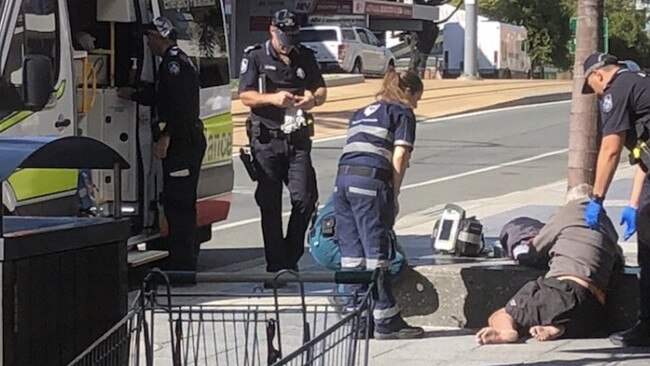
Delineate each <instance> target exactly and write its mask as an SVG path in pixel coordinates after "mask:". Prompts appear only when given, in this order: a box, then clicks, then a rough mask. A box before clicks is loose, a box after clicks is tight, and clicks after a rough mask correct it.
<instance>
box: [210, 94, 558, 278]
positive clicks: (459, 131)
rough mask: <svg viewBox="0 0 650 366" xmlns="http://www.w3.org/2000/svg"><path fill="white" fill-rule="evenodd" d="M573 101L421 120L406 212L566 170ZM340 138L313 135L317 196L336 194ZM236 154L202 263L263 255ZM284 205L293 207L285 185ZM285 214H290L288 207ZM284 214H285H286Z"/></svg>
mask: <svg viewBox="0 0 650 366" xmlns="http://www.w3.org/2000/svg"><path fill="white" fill-rule="evenodd" d="M569 115H570V104H569V103H568V102H558V103H551V104H545V105H534V106H524V107H515V108H510V109H505V110H499V111H491V112H481V113H476V114H471V115H466V116H457V117H450V118H445V119H438V120H431V121H428V120H425V121H421V122H420V123H419V124H418V129H417V141H416V147H415V151H414V155H413V158H412V160H411V167H410V169H409V170H408V172H407V175H406V179H405V182H404V186H403V189H402V194H401V196H400V206H401V212H400V216H401V215H406V214H409V213H414V212H418V211H421V210H424V209H428V208H431V207H432V206H434V205H437V204H443V203H451V202H459V201H466V200H473V199H480V198H487V197H493V196H497V195H502V194H506V193H508V192H513V191H519V190H524V189H528V188H532V187H535V186H539V185H543V184H547V183H551V182H554V181H557V180H560V179H563V178H564V177H565V176H566V171H567V145H568V123H569ZM343 143H344V139H343V138H334V139H325V140H320V141H316V142H315V143H314V148H313V152H312V157H313V160H314V165H315V168H316V174H317V179H318V189H319V194H320V201H321V202H324V201H325V200H326V199H327V197H328V196H329V195H330V194H331V192H332V188H333V185H334V178H335V175H336V166H337V161H338V158H339V155H340V152H341V148H342V146H343ZM254 190H255V185H254V184H253V182H251V181H250V180H249V179H248V176H247V175H246V172H245V170H244V168H243V166H242V165H241V162H240V161H239V159H236V161H235V190H234V192H233V201H232V207H231V211H230V216H229V220H227V221H225V222H223V223H220V224H218V225H215V227H214V228H213V239H212V241H210V242H208V243H204V244H203V246H202V249H203V251H202V253H201V259H200V266H201V268H203V269H215V268H216V269H219V268H220V267H222V266H224V265H228V264H233V263H236V262H241V261H245V260H249V259H252V258H255V257H259V256H261V255H262V251H261V249H260V248H262V236H261V229H260V222H259V211H258V208H257V206H256V205H255V201H254V197H253V193H254ZM284 208H285V212H288V210H289V209H290V203H289V199H288V192H286V191H285V195H284ZM287 215H288V214H287ZM287 215H285V217H288V216H287Z"/></svg>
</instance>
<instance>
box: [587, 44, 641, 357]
mask: <svg viewBox="0 0 650 366" xmlns="http://www.w3.org/2000/svg"><path fill="white" fill-rule="evenodd" d="M584 69H585V78H586V80H585V85H584V89H583V93H585V94H587V93H593V92H596V94H598V99H599V103H598V104H599V109H600V115H601V119H602V122H601V126H600V131H601V133H602V141H601V144H600V151H599V153H598V160H597V165H596V179H595V182H594V188H593V194H592V197H591V200H590V202H589V204H588V205H587V207H586V209H585V219H586V221H587V223H588V224H589V225H590V227H591V228H594V229H595V228H597V227H598V225H599V219H600V218H601V215H604V211H603V201H604V200H605V195H606V194H607V190H608V188H609V185H610V183H611V181H612V179H613V177H614V173H615V172H616V168H617V167H618V163H619V158H620V156H621V152H622V150H623V147H626V148H627V149H630V150H631V149H633V148H634V146H635V144H636V141H637V137H639V136H637V130H636V125H637V122H640V123H642V122H643V121H641V119H643V118H644V117H648V115H650V78H648V77H646V76H645V75H644V74H638V73H635V72H631V71H629V70H628V69H627V68H625V67H622V66H621V65H620V64H619V62H618V60H617V59H616V57H614V56H611V55H608V54H602V53H595V54H592V55H591V56H589V57H588V58H587V59H586V60H585V63H584ZM642 124H643V123H642ZM645 125H646V126H647V125H648V124H647V122H646V123H645ZM621 224H625V226H626V228H625V233H624V238H625V240H627V239H629V238H630V237H631V236H632V235H633V234H634V232H635V231H636V229H637V228H638V236H637V241H638V244H637V245H638V263H639V267H640V268H641V274H640V277H639V287H640V288H639V290H640V311H639V321H638V322H637V324H636V325H635V326H634V327H632V328H631V329H629V330H627V331H624V332H620V333H616V334H613V335H612V336H611V337H610V340H611V341H612V343H614V344H617V345H622V346H646V347H648V346H650V175H648V173H647V167H645V166H644V164H638V165H637V170H636V175H635V178H634V183H633V187H632V193H631V195H630V202H629V205H628V206H626V207H625V208H624V209H623V211H622V214H621Z"/></svg>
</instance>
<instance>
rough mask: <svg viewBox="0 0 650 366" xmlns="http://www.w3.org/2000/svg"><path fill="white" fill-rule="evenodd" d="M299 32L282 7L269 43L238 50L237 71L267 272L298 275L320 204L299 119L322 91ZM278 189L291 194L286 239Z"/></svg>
mask: <svg viewBox="0 0 650 366" xmlns="http://www.w3.org/2000/svg"><path fill="white" fill-rule="evenodd" d="M299 30H300V25H299V20H298V17H297V16H296V15H295V14H293V13H292V12H290V11H288V10H286V9H284V10H280V11H278V12H276V13H275V14H274V16H273V19H272V22H271V25H270V39H269V40H268V41H266V42H264V43H261V44H256V45H254V46H251V47H248V48H247V49H246V50H245V51H244V56H243V59H242V62H241V67H240V72H239V98H240V100H241V101H242V103H243V104H244V105H246V106H248V107H250V108H251V114H250V117H249V118H248V120H247V122H246V123H247V132H248V136H249V139H250V146H251V150H252V155H253V156H254V159H255V163H254V166H255V170H256V171H257V177H255V178H256V179H257V182H258V185H257V190H256V191H255V200H256V202H257V204H258V206H259V207H260V212H261V216H262V234H263V237H264V249H265V253H266V261H267V271H269V272H276V271H280V270H283V269H290V270H297V269H298V265H297V264H298V260H299V259H300V257H301V256H302V254H303V252H304V241H305V232H306V230H307V227H308V225H309V219H310V217H311V215H312V213H313V212H314V209H315V204H316V201H317V199H318V192H317V189H316V173H315V171H314V168H313V167H312V161H311V145H312V142H311V137H310V128H308V126H305V117H306V114H305V113H306V112H307V111H309V110H310V109H312V108H314V107H316V106H319V105H322V104H323V103H324V102H325V99H326V96H327V92H326V88H325V82H324V80H323V77H322V75H321V73H320V70H319V68H318V64H317V63H316V59H315V57H314V54H313V52H312V51H311V50H310V49H308V48H306V47H303V46H301V45H300V44H299V41H298V32H299ZM283 184H286V185H287V187H288V188H289V193H290V197H291V205H292V210H291V217H290V219H289V226H288V229H287V234H286V236H285V235H283V226H282V187H283Z"/></svg>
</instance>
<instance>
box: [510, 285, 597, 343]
mask: <svg viewBox="0 0 650 366" xmlns="http://www.w3.org/2000/svg"><path fill="white" fill-rule="evenodd" d="M506 312H507V313H508V314H510V315H511V316H512V317H513V318H514V319H515V322H517V325H518V327H519V329H518V330H519V332H520V333H525V334H528V329H529V328H530V327H532V326H536V325H561V326H564V327H565V335H566V336H568V337H585V336H592V335H593V333H594V332H596V331H597V330H598V328H597V327H598V324H599V323H600V322H599V319H601V317H602V314H603V306H602V305H601V304H600V303H599V302H598V300H597V299H596V297H595V296H594V295H593V294H592V293H591V292H590V291H589V290H587V289H586V288H584V287H582V286H580V285H578V284H577V283H575V282H573V281H568V280H564V281H560V280H558V279H555V278H542V277H540V278H538V279H537V280H535V281H530V282H528V283H527V284H525V285H524V287H522V288H521V289H520V290H519V291H518V292H517V293H516V294H515V296H513V297H512V299H510V301H508V304H506Z"/></svg>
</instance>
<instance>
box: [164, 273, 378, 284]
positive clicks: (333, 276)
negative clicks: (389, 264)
mask: <svg viewBox="0 0 650 366" xmlns="http://www.w3.org/2000/svg"><path fill="white" fill-rule="evenodd" d="M160 274H164V276H165V277H166V279H168V281H169V283H170V284H180V283H183V284H196V283H199V282H208V283H215V282H217V283H218V282H222V283H240V282H258V281H260V282H261V281H276V282H280V283H286V282H303V283H319V282H320V283H322V282H334V283H337V284H369V283H372V282H374V281H375V280H376V279H377V275H378V271H377V270H375V271H350V272H348V271H337V272H293V271H286V272H279V273H277V274H273V273H241V272H240V273H233V272H181V271H165V272H160ZM156 279H158V280H160V279H162V278H161V276H156Z"/></svg>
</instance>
